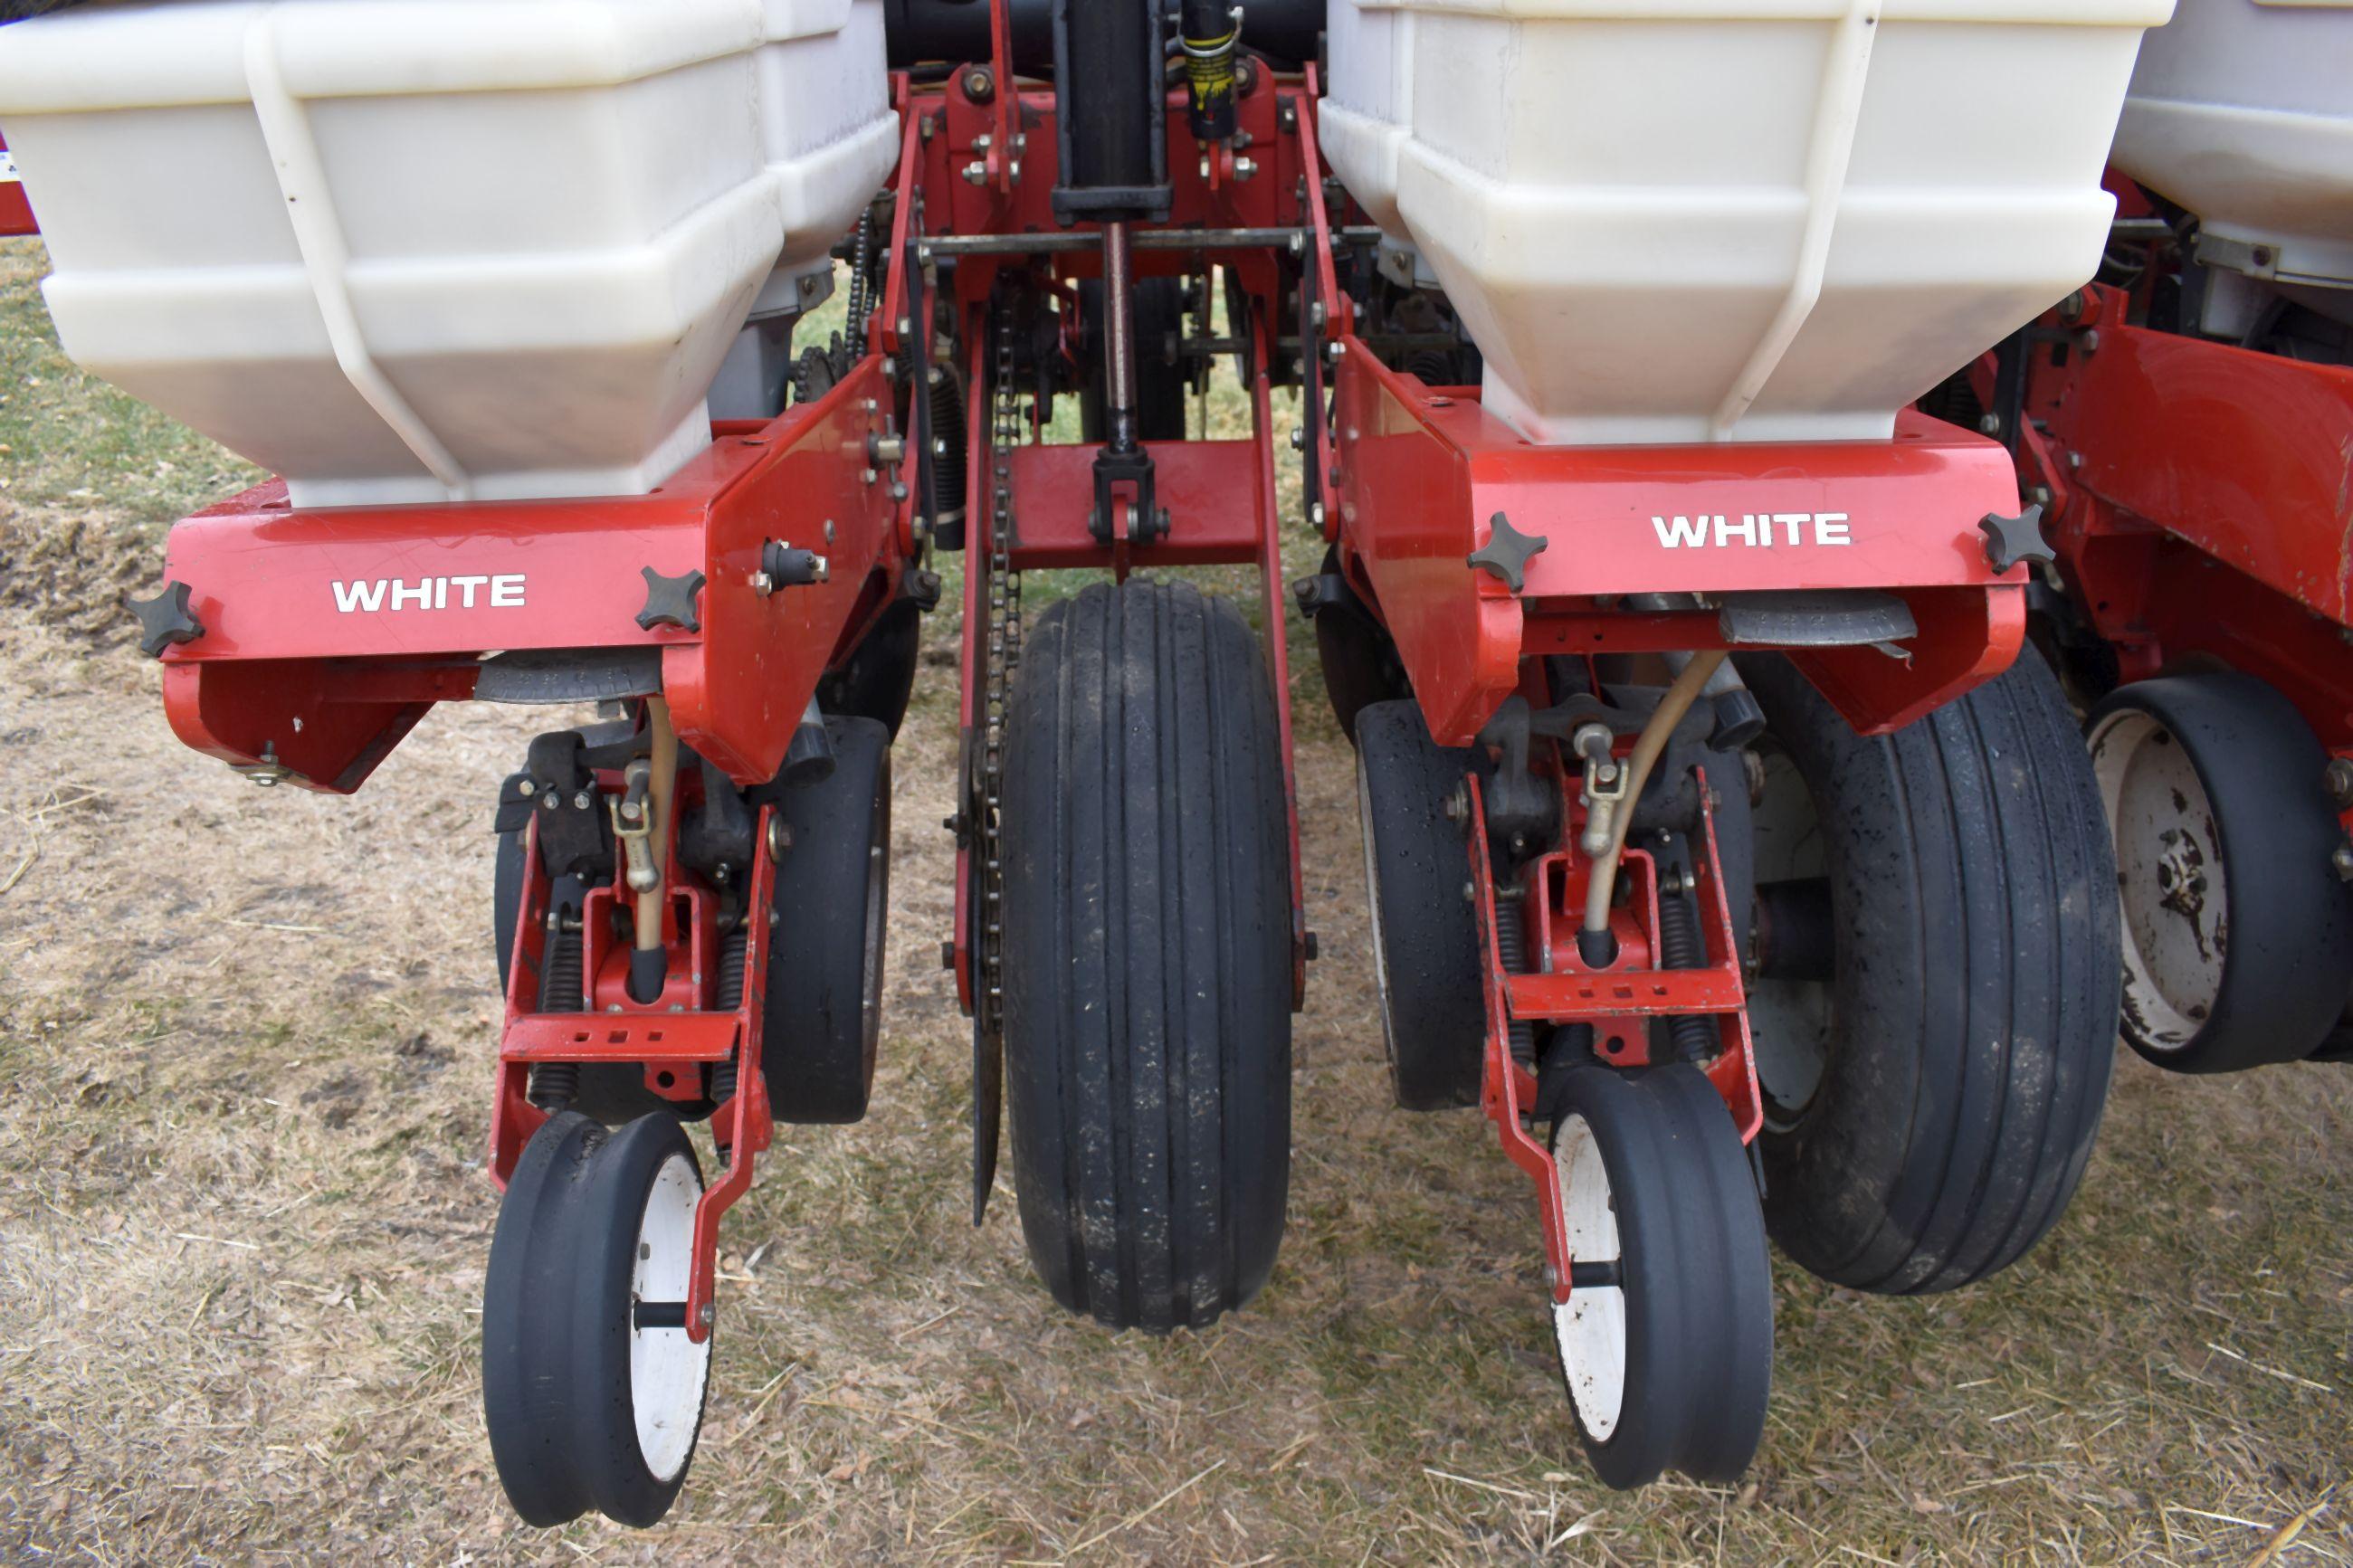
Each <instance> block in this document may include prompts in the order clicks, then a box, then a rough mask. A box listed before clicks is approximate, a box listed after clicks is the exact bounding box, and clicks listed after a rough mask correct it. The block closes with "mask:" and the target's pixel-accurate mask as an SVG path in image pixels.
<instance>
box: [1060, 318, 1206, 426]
mask: <svg viewBox="0 0 2353 1568" xmlns="http://www.w3.org/2000/svg"><path fill="white" fill-rule="evenodd" d="M1131 298H1132V299H1133V300H1134V303H1133V304H1132V305H1131V306H1130V307H1129V320H1130V321H1132V322H1133V323H1134V328H1135V434H1136V438H1137V439H1139V440H1144V441H1181V440H1183V439H1184V438H1185V393H1186V388H1187V378H1186V375H1185V367H1184V366H1183V365H1182V364H1171V363H1169V362H1168V360H1167V358H1166V353H1165V347H1166V343H1167V341H1168V337H1169V334H1170V333H1172V332H1174V333H1179V334H1181V333H1182V332H1183V331H1184V330H1185V280H1184V279H1181V278H1144V279H1137V281H1136V283H1135V285H1134V293H1133V294H1132V296H1131ZM1079 306H1080V310H1082V312H1083V316H1082V319H1083V321H1085V323H1086V344H1087V356H1088V357H1087V370H1088V373H1089V379H1088V381H1087V382H1086V383H1085V384H1084V385H1083V386H1082V388H1081V389H1080V392H1079V436H1080V438H1081V439H1082V440H1085V441H1091V442H1092V441H1103V440H1105V439H1108V438H1109V437H1110V433H1111V432H1110V429H1109V422H1108V419H1107V416H1106V415H1105V412H1104V411H1105V409H1106V408H1107V407H1108V399H1107V398H1106V397H1105V395H1104V387H1103V375H1104V370H1103V281H1102V279H1086V280H1085V281H1083V282H1082V283H1080V285H1079Z"/></svg>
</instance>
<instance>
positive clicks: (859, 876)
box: [751, 719, 891, 1122]
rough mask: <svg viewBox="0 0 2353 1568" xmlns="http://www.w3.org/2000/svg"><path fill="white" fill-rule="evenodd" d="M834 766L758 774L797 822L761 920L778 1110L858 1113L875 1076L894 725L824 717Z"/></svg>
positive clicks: (768, 798)
mask: <svg viewBox="0 0 2353 1568" xmlns="http://www.w3.org/2000/svg"><path fill="white" fill-rule="evenodd" d="M825 727H826V734H827V737H828V739H829V740H830V741H831V742H832V744H833V772H832V773H829V774H828V775H827V776H826V777H825V778H824V779H823V780H821V781H819V782H817V783H814V784H782V783H777V784H766V785H763V786H762V787H761V788H759V789H757V790H754V792H753V793H752V795H751V805H752V809H753V810H754V812H756V811H758V810H759V808H760V807H761V806H763V805H774V806H775V807H776V813H777V815H778V816H781V817H783V818H784V821H785V826H786V827H788V828H790V829H791V830H792V847H790V848H789V849H787V850H786V852H785V858H784V859H783V860H782V861H781V862H779V863H778V865H777V867H776V884H775V889H774V896H773V898H772V899H771V900H770V903H769V909H770V911H771V912H770V918H769V922H768V973H767V998H766V1012H765V1016H764V1017H763V1020H762V1023H761V1026H760V1027H761V1058H762V1065H763V1068H764V1069H765V1077H766V1081H767V1087H768V1105H769V1109H770V1110H772V1111H773V1112H774V1114H775V1115H776V1118H777V1120H779V1121H803V1122H823V1121H858V1120H859V1119H860V1117H863V1116H864V1115H865V1114H866V1104H867V1100H868V1098H869V1096H870V1095H871V1091H872V1089H873V1087H874V1058H875V1054H876V1049H877V1047H878V1046H879V1044H880V1042H881V1032H882V960H883V953H884V950H885V948H886V947H887V946H888V943H887V942H886V940H885V933H886V925H887V917H888V914H889V909H890V902H891V732H890V731H889V730H888V729H886V728H885V727H884V725H883V724H882V721H881V720H879V719H828V720H827V721H825Z"/></svg>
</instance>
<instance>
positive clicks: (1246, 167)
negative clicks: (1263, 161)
mask: <svg viewBox="0 0 2353 1568" xmlns="http://www.w3.org/2000/svg"><path fill="white" fill-rule="evenodd" d="M1257 173H1258V160H1257V159H1255V158H1237V159H1235V160H1234V178H1235V179H1237V180H1247V179H1249V178H1250V176H1251V175H1253V174H1257Z"/></svg>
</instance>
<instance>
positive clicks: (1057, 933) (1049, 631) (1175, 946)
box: [1003, 580, 1291, 1330]
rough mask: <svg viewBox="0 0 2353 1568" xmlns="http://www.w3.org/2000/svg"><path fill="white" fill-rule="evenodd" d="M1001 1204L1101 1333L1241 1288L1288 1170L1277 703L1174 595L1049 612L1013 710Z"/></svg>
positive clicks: (1258, 1281) (1165, 1317) (1180, 1318)
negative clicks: (1007, 1147) (1005, 1196)
mask: <svg viewBox="0 0 2353 1568" xmlns="http://www.w3.org/2000/svg"><path fill="white" fill-rule="evenodd" d="M1007 724H1008V738H1007V749H1006V769H1005V775H1006V776H1005V795H1004V804H1003V813H1004V816H1003V833H1004V842H1005V856H1006V866H1005V945H1004V968H1005V1065H1006V1085H1005V1089H1006V1100H1007V1103H1008V1107H1009V1109H1010V1111H1011V1121H1012V1129H1011V1130H1012V1154H1013V1162H1012V1163H1013V1173H1014V1191H1015V1194H1016V1197H1017V1199H1018V1205H1019V1208H1020V1213H1021V1230H1022V1236H1023V1237H1024V1239H1025V1240H1026V1241H1027V1243H1028V1245H1029V1257H1030V1260H1031V1262H1032V1263H1033V1264H1034V1265H1035V1266H1036V1268H1037V1269H1038V1272H1039V1276H1040V1277H1041V1278H1042V1279H1044V1281H1045V1283H1046V1286H1047V1289H1049V1290H1050V1291H1051V1292H1052V1293H1053V1296H1054V1299H1055V1300H1058V1301H1060V1302H1061V1303H1062V1305H1064V1306H1065V1307H1067V1308H1069V1309H1070V1310H1072V1311H1076V1312H1084V1313H1088V1314H1090V1315H1092V1316H1093V1317H1094V1318H1096V1319H1097V1320H1099V1321H1103V1322H1104V1323H1108V1324H1111V1325H1113V1326H1115V1327H1122V1328H1126V1327H1141V1328H1146V1329H1152V1330H1166V1329H1171V1328H1174V1327H1176V1325H1178V1324H1180V1323H1181V1324H1195V1325H1198V1324H1202V1323H1207V1322H1208V1321H1210V1320H1212V1319H1214V1318H1216V1317H1217V1316H1218V1315H1219V1313H1221V1312H1224V1311H1226V1310H1229V1309H1230V1308H1234V1307H1238V1306H1240V1305H1241V1304H1242V1303H1243V1302H1245V1301H1247V1300H1250V1297H1251V1296H1253V1295H1254V1294H1256V1293H1257V1291H1258V1289H1259V1288H1260V1287H1261V1285H1263V1284H1264V1283H1265V1281H1266V1278H1267V1275H1268V1273H1269V1272H1270V1270H1271V1268H1273V1266H1274V1257H1275V1251H1276V1248H1277V1247H1278V1246H1279V1245H1280V1243H1281V1240H1282V1223H1283V1205H1284V1201H1285V1196H1286V1193H1287V1190H1288V1185H1289V1179H1290V1165H1291V883H1290V862H1289V846H1288V841H1287V838H1286V834H1285V828H1284V814H1283V784H1282V751H1281V747H1280V743H1279V741H1278V738H1277V733H1276V729H1275V713H1274V694H1273V690H1272V688H1271V683H1270V682H1269V680H1268V678H1267V673H1266V666H1265V662H1264V660H1263V658H1261V654H1260V651H1259V645H1258V641H1257V638H1256V637H1254V636H1253V635H1252V633H1251V632H1250V627H1249V626H1248V625H1247V624H1246V623H1245V622H1244V621H1243V619H1242V617H1241V616H1240V613H1239V612H1237V611H1236V610H1235V609H1234V607H1233V606H1232V605H1230V604H1229V603H1227V602H1225V601H1224V600H1221V599H1213V598H1208V597H1205V596H1204V595H1202V594H1201V593H1200V592H1199V591H1198V590H1197V589H1196V588H1194V586H1193V585H1192V584H1189V583H1182V582H1176V583H1160V582H1145V581H1142V580H1137V581H1132V582H1129V583H1127V584H1124V585H1123V586H1119V587H1112V586H1109V585H1104V584H1097V585H1095V586H1092V587H1090V588H1088V589H1086V590H1085V591H1084V592H1082V593H1081V594H1080V595H1078V596H1077V597H1076V598H1075V599H1070V600H1065V601H1063V602H1062V603H1060V604H1057V605H1052V606H1050V608H1048V609H1047V611H1046V613H1045V614H1044V615H1043V616H1040V617H1039V622H1038V625H1037V628H1036V630H1035V631H1034V632H1033V633H1032V634H1031V637H1030V638H1029V642H1028V645H1027V646H1026V647H1025V648H1024V649H1023V651H1022V656H1021V666H1020V671H1019V674H1018V677H1017V679H1016V680H1015V683H1014V688H1013V693H1012V698H1011V701H1010V703H1009V710H1008V720H1007Z"/></svg>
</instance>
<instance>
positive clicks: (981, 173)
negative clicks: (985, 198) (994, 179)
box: [964, 158, 988, 185]
mask: <svg viewBox="0 0 2353 1568" xmlns="http://www.w3.org/2000/svg"><path fill="white" fill-rule="evenodd" d="M964 183H965V184H967V185H985V184H988V165H987V164H986V163H982V162H981V161H980V160H979V159H977V158H975V159H974V160H973V161H972V162H971V163H966V164H965V166H964Z"/></svg>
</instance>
